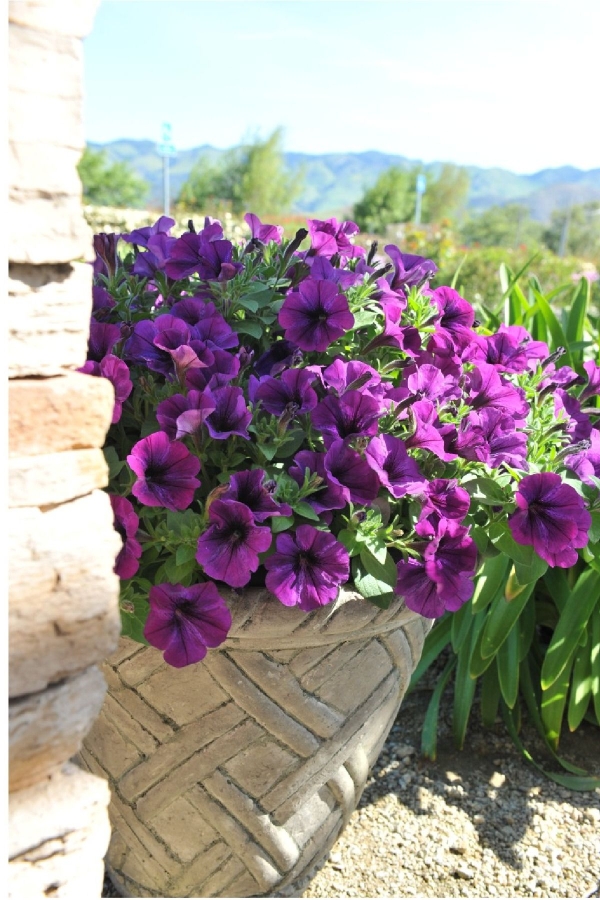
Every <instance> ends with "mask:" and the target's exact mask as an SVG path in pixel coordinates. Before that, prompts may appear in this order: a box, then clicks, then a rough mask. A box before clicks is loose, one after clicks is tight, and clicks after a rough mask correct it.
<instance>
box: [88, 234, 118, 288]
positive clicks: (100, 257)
mask: <svg viewBox="0 0 600 900" xmlns="http://www.w3.org/2000/svg"><path fill="white" fill-rule="evenodd" d="M120 237H121V235H120V234H114V233H111V234H106V233H105V232H101V233H100V234H95V235H94V239H93V241H94V250H95V251H96V261H95V262H94V275H108V276H109V277H110V278H112V277H113V275H114V274H115V272H116V271H117V266H118V263H119V255H118V253H117V244H118V243H119V238H120Z"/></svg>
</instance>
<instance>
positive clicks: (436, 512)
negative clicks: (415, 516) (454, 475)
mask: <svg viewBox="0 0 600 900" xmlns="http://www.w3.org/2000/svg"><path fill="white" fill-rule="evenodd" d="M470 505H471V498H470V496H469V494H468V492H467V491H465V489H464V488H461V487H459V485H458V482H457V481H456V479H448V478H436V479H435V480H434V481H430V482H429V484H428V485H427V486H426V487H425V490H424V491H423V506H422V508H421V516H420V519H421V520H423V519H426V518H428V519H429V521H430V522H439V520H440V519H456V520H457V521H459V522H462V520H463V519H464V517H465V516H466V515H467V513H468V512H469V506H470Z"/></svg>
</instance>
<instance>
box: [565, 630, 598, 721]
mask: <svg viewBox="0 0 600 900" xmlns="http://www.w3.org/2000/svg"><path fill="white" fill-rule="evenodd" d="M591 653H592V633H591V631H589V632H588V634H587V635H586V642H585V644H584V646H583V647H579V649H578V650H577V652H576V654H575V659H574V660H573V674H572V676H571V691H570V694H569V707H568V710H567V722H568V724H569V731H575V729H577V728H579V726H580V725H581V723H582V721H583V717H584V716H585V714H586V712H587V708H588V706H589V702H590V698H591V696H592V659H591Z"/></svg>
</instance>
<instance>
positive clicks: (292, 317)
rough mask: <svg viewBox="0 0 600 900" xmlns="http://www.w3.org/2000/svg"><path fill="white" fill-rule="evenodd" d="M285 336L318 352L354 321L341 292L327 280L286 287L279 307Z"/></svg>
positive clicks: (344, 331) (307, 349)
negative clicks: (288, 289)
mask: <svg viewBox="0 0 600 900" xmlns="http://www.w3.org/2000/svg"><path fill="white" fill-rule="evenodd" d="M279 324H280V325H281V327H282V328H283V329H284V331H285V337H286V340H288V341H291V342H293V343H294V344H296V345H297V346H298V347H300V349H301V350H305V351H307V352H309V351H313V350H316V351H317V352H318V353H322V352H323V351H324V350H326V349H327V348H328V347H329V345H330V344H332V343H333V342H334V341H336V340H337V339H338V338H339V337H341V336H342V335H343V334H345V333H346V331H348V330H349V329H350V328H352V326H353V325H354V316H353V315H352V313H351V312H350V308H349V306H348V301H347V299H346V297H345V296H344V294H339V293H338V288H337V285H335V284H333V283H332V282H331V281H313V280H312V279H310V278H308V279H306V280H305V281H302V282H301V283H300V285H299V286H298V290H297V291H290V293H288V295H287V297H286V298H285V300H284V301H283V305H282V307H281V309H280V311H279Z"/></svg>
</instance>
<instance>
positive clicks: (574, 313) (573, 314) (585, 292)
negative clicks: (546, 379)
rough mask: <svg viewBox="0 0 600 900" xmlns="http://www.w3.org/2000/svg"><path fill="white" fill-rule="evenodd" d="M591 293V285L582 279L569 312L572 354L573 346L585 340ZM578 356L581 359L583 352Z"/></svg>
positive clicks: (568, 330) (568, 321) (569, 337)
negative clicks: (585, 325) (585, 326)
mask: <svg viewBox="0 0 600 900" xmlns="http://www.w3.org/2000/svg"><path fill="white" fill-rule="evenodd" d="M590 291H591V285H590V282H589V281H588V280H587V278H580V280H579V284H578V286H577V288H576V289H575V293H574V297H573V300H572V303H571V310H570V312H569V318H568V320H567V328H566V336H567V341H568V342H569V350H570V351H571V354H573V345H574V344H575V343H576V342H578V341H583V338H584V324H585V318H586V313H587V309H588V304H589V299H590ZM577 356H578V357H581V356H582V354H581V352H579V353H578V354H577Z"/></svg>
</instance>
